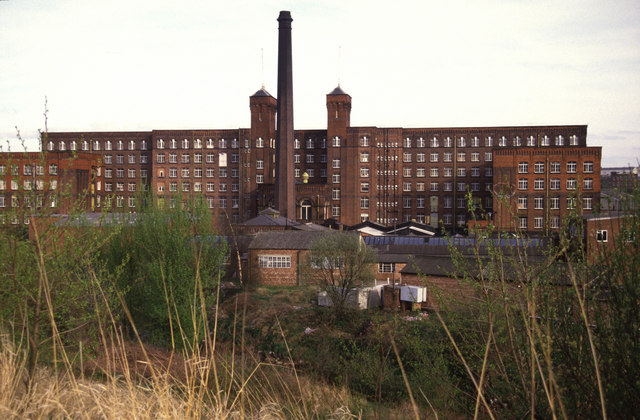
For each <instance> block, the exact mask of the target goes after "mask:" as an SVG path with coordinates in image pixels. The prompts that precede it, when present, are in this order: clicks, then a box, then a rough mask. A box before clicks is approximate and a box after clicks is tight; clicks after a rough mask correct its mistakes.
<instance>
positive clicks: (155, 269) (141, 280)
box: [103, 198, 227, 347]
mask: <svg viewBox="0 0 640 420" xmlns="http://www.w3.org/2000/svg"><path fill="white" fill-rule="evenodd" d="M149 201H150V200H149ZM177 201H180V200H177ZM129 224H130V225H131V227H130V228H124V229H123V230H122V233H121V234H120V235H118V236H117V237H115V238H114V239H113V240H112V241H111V242H110V243H109V244H108V246H107V247H106V248H105V250H104V253H103V256H104V258H105V260H106V261H107V262H108V265H109V266H110V267H111V268H112V269H113V270H114V271H115V270H120V272H121V274H120V276H119V280H118V282H119V285H120V289H121V290H122V291H123V292H125V293H124V296H125V301H126V304H127V306H128V309H129V311H130V314H131V317H132V320H133V322H134V324H135V326H136V328H137V329H138V331H139V332H140V334H141V336H142V338H143V339H144V340H146V341H148V342H150V343H154V344H158V345H165V346H177V347H182V346H184V345H185V344H187V343H191V344H197V343H198V341H199V340H200V339H201V338H202V334H203V333H204V331H205V330H206V325H205V323H206V310H207V308H210V307H212V306H213V305H214V303H215V295H216V286H217V284H218V280H219V278H220V276H221V272H222V270H223V264H224V263H225V261H226V258H227V246H226V242H225V241H224V239H223V238H221V237H219V236H216V233H215V231H214V230H213V227H212V226H213V224H212V218H211V213H210V212H209V210H208V209H207V208H206V206H205V203H204V202H203V201H202V200H201V199H199V198H195V199H194V200H193V201H188V202H185V204H184V206H183V208H164V207H163V206H148V207H146V208H143V209H142V211H141V212H139V213H137V214H135V215H133V216H131V219H130V221H129Z"/></svg>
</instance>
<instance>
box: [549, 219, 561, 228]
mask: <svg viewBox="0 0 640 420" xmlns="http://www.w3.org/2000/svg"><path fill="white" fill-rule="evenodd" d="M549 226H551V228H552V229H558V228H559V227H560V217H558V216H551V219H549Z"/></svg>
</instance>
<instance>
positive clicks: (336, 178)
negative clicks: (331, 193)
mask: <svg viewBox="0 0 640 420" xmlns="http://www.w3.org/2000/svg"><path fill="white" fill-rule="evenodd" d="M331 180H332V182H333V183H334V184H339V183H340V174H333V175H332V176H331Z"/></svg>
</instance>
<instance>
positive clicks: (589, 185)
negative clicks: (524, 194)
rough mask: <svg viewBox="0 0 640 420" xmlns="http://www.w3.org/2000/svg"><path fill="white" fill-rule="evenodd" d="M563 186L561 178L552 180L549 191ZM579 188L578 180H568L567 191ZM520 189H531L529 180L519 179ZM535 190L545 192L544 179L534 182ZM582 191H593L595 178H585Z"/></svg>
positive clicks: (537, 179)
mask: <svg viewBox="0 0 640 420" xmlns="http://www.w3.org/2000/svg"><path fill="white" fill-rule="evenodd" d="M560 186H561V180H560V178H551V179H550V180H549V189H550V190H559V189H560ZM576 188H578V180H577V179H576V178H567V182H566V189H567V190H575V189H576ZM518 189H519V190H528V189H529V180H528V179H527V178H520V179H518ZM533 189H534V190H544V178H536V179H534V180H533ZM582 189H583V190H593V178H585V179H583V180H582Z"/></svg>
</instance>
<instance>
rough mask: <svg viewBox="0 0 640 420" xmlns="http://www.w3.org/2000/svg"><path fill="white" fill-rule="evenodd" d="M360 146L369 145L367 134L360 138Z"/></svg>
mask: <svg viewBox="0 0 640 420" xmlns="http://www.w3.org/2000/svg"><path fill="white" fill-rule="evenodd" d="M360 146H361V147H368V146H369V138H368V137H367V136H364V137H362V138H361V139H360Z"/></svg>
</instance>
